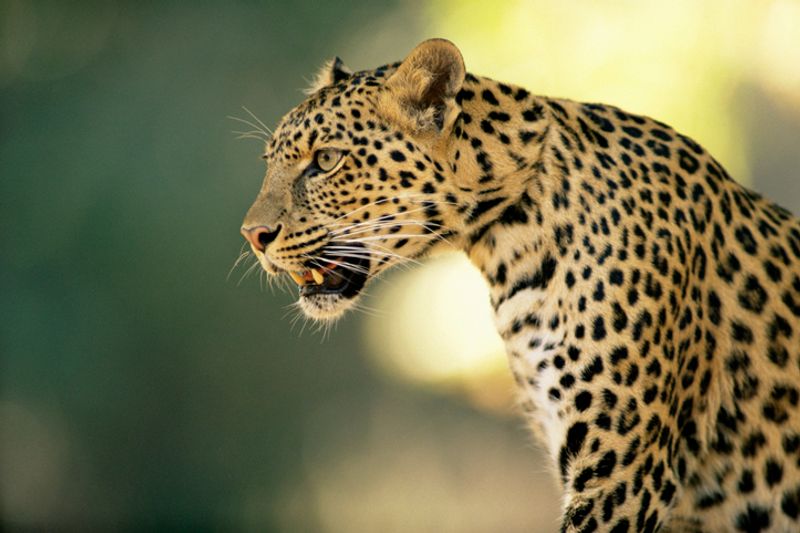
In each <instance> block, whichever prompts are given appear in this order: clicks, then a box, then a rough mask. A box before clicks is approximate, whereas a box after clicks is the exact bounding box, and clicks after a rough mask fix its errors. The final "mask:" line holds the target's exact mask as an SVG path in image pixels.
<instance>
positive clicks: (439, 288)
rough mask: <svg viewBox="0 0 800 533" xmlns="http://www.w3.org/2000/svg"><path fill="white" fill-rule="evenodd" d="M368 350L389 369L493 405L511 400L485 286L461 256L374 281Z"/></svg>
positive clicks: (501, 407) (503, 407)
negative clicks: (374, 306) (374, 303)
mask: <svg viewBox="0 0 800 533" xmlns="http://www.w3.org/2000/svg"><path fill="white" fill-rule="evenodd" d="M375 297H376V298H375V299H376V301H377V302H378V304H379V307H378V313H377V314H376V315H375V316H370V317H368V318H367V320H366V323H365V333H366V335H365V338H366V340H367V344H368V353H370V354H372V355H373V356H374V359H375V362H376V363H377V364H378V366H380V367H381V368H383V369H384V370H386V371H387V372H388V373H389V374H391V375H394V376H397V377H400V378H401V379H404V380H407V381H411V382H415V383H421V384H425V385H428V386H432V387H436V388H447V389H456V390H459V391H461V392H464V393H466V394H467V396H468V397H470V398H471V399H472V400H473V402H474V403H475V404H476V405H478V406H481V407H484V408H487V409H490V410H494V411H507V410H508V409H509V407H510V406H511V403H512V402H511V391H512V386H511V377H510V374H509V372H508V367H507V363H506V359H505V355H504V350H503V344H502V341H501V340H500V337H499V336H498V334H497V332H496V331H495V328H494V324H493V321H492V317H491V308H490V306H489V295H488V291H487V288H486V284H485V282H484V280H483V278H482V277H481V275H480V273H479V272H478V270H477V269H476V268H475V267H474V266H472V264H470V262H469V261H468V260H467V258H466V257H465V256H464V255H463V254H448V255H444V256H441V257H438V258H436V259H433V260H431V261H430V262H428V263H426V264H425V265H423V266H421V267H417V268H414V269H410V270H404V271H401V272H397V273H395V274H394V275H393V276H392V277H391V278H390V279H388V280H387V281H386V282H384V283H382V284H380V285H378V287H376V294H375Z"/></svg>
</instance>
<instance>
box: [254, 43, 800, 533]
mask: <svg viewBox="0 0 800 533" xmlns="http://www.w3.org/2000/svg"><path fill="white" fill-rule="evenodd" d="M328 68H329V69H338V71H336V72H333V71H331V72H329V73H328V74H323V75H321V76H320V77H319V80H325V83H323V84H322V86H321V87H315V89H314V91H313V93H312V94H311V95H310V96H309V98H308V99H307V100H306V101H304V102H303V103H302V104H300V105H299V106H298V107H296V108H295V109H293V110H292V111H291V112H290V113H289V114H288V115H286V117H284V118H283V120H282V121H281V122H280V124H279V126H278V128H277V130H276V132H275V135H274V136H273V138H272V140H271V141H270V142H269V144H268V146H267V150H266V156H265V157H266V159H267V161H268V165H269V167H268V171H267V175H266V178H265V180H264V185H263V187H262V190H261V192H260V193H259V195H258V198H257V200H256V202H255V203H254V205H253V207H252V208H251V210H250V211H249V212H248V215H247V217H246V219H245V229H248V228H252V227H255V226H264V227H270V228H273V229H274V228H277V230H275V231H277V233H272V234H271V235H273V236H274V240H271V241H270V242H269V244H268V246H267V247H266V249H265V250H264V253H258V255H259V258H260V259H261V261H262V264H263V266H264V268H265V269H267V270H268V271H269V272H271V273H273V274H276V273H280V272H281V271H284V270H287V271H298V270H302V269H303V268H306V267H307V266H308V258H309V257H314V254H317V253H320V250H324V249H325V247H326V246H331V242H333V243H334V244H335V242H337V240H339V241H341V240H342V239H345V240H347V239H349V240H350V241H355V240H358V241H359V242H361V243H362V244H363V245H364V246H365V252H364V253H366V254H369V257H370V262H369V274H368V277H369V278H370V279H371V278H372V277H374V276H375V275H377V274H378V273H380V272H381V271H383V270H384V269H386V268H388V267H389V266H390V265H391V264H392V263H394V262H397V261H400V260H401V259H404V258H405V259H416V258H420V257H424V256H427V255H429V254H430V253H432V252H433V251H435V250H437V249H440V248H441V249H444V248H448V247H454V248H456V249H460V250H463V251H464V252H465V253H466V254H467V255H468V256H469V258H470V259H471V261H472V262H473V263H474V264H475V265H476V266H477V267H478V268H479V269H480V271H481V272H482V273H483V276H484V277H485V279H486V281H487V284H488V286H489V289H490V294H491V305H492V308H493V310H494V316H495V322H496V325H497V330H498V331H499V333H500V335H501V337H502V338H503V340H504V342H505V345H506V348H507V352H508V357H509V362H510V367H511V371H512V372H513V375H514V377H515V379H516V383H517V385H518V389H519V394H520V397H521V405H522V410H523V411H524V413H525V416H526V418H527V420H528V421H529V422H530V424H531V426H532V428H533V430H534V432H535V434H536V435H537V436H538V437H539V439H540V440H541V442H542V443H543V445H544V446H545V448H546V450H547V451H548V453H549V455H550V456H551V459H552V461H553V464H554V465H555V470H556V472H557V475H558V478H559V480H560V484H561V486H562V488H563V492H564V513H563V522H562V526H561V530H562V531H568V532H590V531H612V532H616V533H620V532H633V531H647V532H652V531H665V530H669V531H709V532H712V531H719V532H723V531H747V532H750V531H775V532H783V531H800V408H799V407H798V401H800V221H799V220H798V219H797V218H794V217H793V216H792V215H791V214H790V213H789V212H787V211H786V210H784V209H782V208H780V207H778V206H776V205H775V204H773V203H771V202H769V201H767V200H765V199H763V198H761V197H760V196H759V195H757V194H756V193H754V192H752V191H750V190H748V189H746V188H744V187H743V186H741V185H739V184H738V183H736V182H735V181H733V180H732V179H731V178H730V177H729V176H728V174H727V173H726V172H725V170H724V169H723V167H722V166H721V165H720V164H719V163H718V162H717V161H716V160H714V158H713V157H711V155H709V154H708V152H706V151H705V150H704V149H703V148H702V147H701V146H700V145H699V144H697V143H696V142H695V141H693V140H692V139H690V138H688V137H686V136H684V135H682V134H680V133H678V132H676V131H674V130H673V129H672V128H670V127H669V126H667V125H665V124H662V123H660V122H658V121H655V120H652V119H650V118H646V117H642V116H638V115H634V114H631V113H627V112H625V111H622V110H620V109H617V108H615V107H611V106H607V105H598V104H583V103H578V102H573V101H569V100H562V99H555V98H545V97H541V96H535V95H533V94H531V93H529V92H528V91H527V90H525V89H523V88H521V87H517V86H514V85H510V84H505V83H499V82H496V81H493V80H491V79H488V78H484V77H478V76H474V75H472V74H469V73H466V71H465V70H464V67H463V60H462V59H461V54H460V52H459V51H458V49H457V48H456V47H455V46H454V45H452V43H449V42H447V41H443V40H431V41H426V42H424V43H422V44H420V45H419V46H418V47H417V48H416V49H415V50H414V51H413V52H412V53H411V54H410V56H409V57H408V58H406V60H405V61H403V62H402V63H397V64H393V65H387V66H383V67H379V68H377V69H374V70H366V71H360V72H356V73H353V74H350V73H349V72H347V71H344V70H343V69H342V68H341V65H340V63H339V62H338V61H337V62H334V63H331V65H330V66H329V67H328ZM322 147H334V148H337V149H340V150H344V151H346V153H345V155H344V156H343V162H342V163H341V164H340V165H339V168H337V169H336V170H335V171H334V172H333V173H331V174H324V175H321V174H319V173H309V172H308V170H307V169H308V167H309V165H310V161H312V159H313V157H314V153H315V151H317V150H319V149H320V148H322ZM365 237H370V238H371V240H366V239H365ZM356 298H357V295H351V296H350V297H347V298H344V297H343V298H330V299H328V300H323V299H320V300H319V301H315V302H313V303H312V302H306V303H305V304H304V306H305V309H306V311H307V312H308V313H309V314H310V315H312V316H315V317H318V318H330V317H333V316H338V315H339V314H341V312H343V311H344V309H346V308H347V307H348V306H349V305H350V304H351V303H352V301H354V300H355V299H356ZM301 300H302V299H301ZM301 304H303V302H302V301H301Z"/></svg>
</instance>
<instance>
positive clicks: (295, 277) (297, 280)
mask: <svg viewBox="0 0 800 533" xmlns="http://www.w3.org/2000/svg"><path fill="white" fill-rule="evenodd" d="M289 275H290V276H291V277H292V279H293V280H294V282H295V283H297V284H298V285H300V286H301V287H302V286H303V285H305V284H306V280H304V279H303V276H301V275H300V274H298V273H297V272H289Z"/></svg>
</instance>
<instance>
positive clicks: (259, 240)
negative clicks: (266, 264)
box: [242, 224, 283, 253]
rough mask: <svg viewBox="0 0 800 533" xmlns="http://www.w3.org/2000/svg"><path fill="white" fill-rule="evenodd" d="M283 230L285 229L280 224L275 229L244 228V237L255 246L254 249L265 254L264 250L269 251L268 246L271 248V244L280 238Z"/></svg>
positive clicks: (264, 227)
mask: <svg viewBox="0 0 800 533" xmlns="http://www.w3.org/2000/svg"><path fill="white" fill-rule="evenodd" d="M281 229H283V226H282V225H280V224H278V225H277V226H275V227H274V228H273V227H270V226H256V227H254V228H245V227H242V235H244V238H245V239H247V240H248V242H249V243H250V244H251V245H253V248H255V249H256V250H258V251H259V252H262V253H263V252H264V250H266V249H267V246H269V243H271V242H272V241H274V240H275V239H276V238H277V237H278V234H279V233H280V232H281Z"/></svg>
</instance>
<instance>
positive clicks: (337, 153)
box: [314, 148, 343, 172]
mask: <svg viewBox="0 0 800 533" xmlns="http://www.w3.org/2000/svg"><path fill="white" fill-rule="evenodd" d="M342 155H343V154H342V152H341V150H336V149H335V148H323V149H322V150H317V153H316V154H314V163H316V165H317V167H318V168H319V169H320V170H321V171H323V172H329V171H331V170H333V169H334V167H335V166H336V164H337V163H338V162H339V160H340V159H342Z"/></svg>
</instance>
